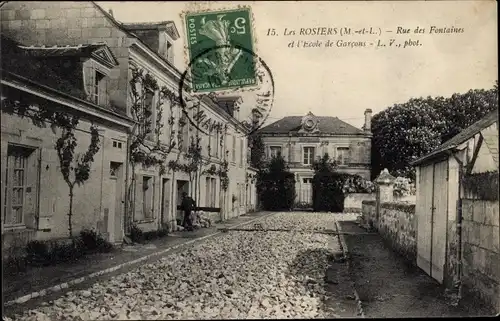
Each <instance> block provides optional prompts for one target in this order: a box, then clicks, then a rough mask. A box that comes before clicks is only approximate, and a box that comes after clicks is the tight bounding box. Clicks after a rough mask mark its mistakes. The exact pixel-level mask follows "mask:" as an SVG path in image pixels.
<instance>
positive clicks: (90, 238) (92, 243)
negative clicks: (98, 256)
mask: <svg viewBox="0 0 500 321" xmlns="http://www.w3.org/2000/svg"><path fill="white" fill-rule="evenodd" d="M79 241H80V243H81V245H82V249H83V250H84V251H87V252H95V251H97V252H110V251H111V250H112V249H113V245H112V244H111V243H109V242H108V241H107V240H105V239H104V238H103V237H102V235H101V234H99V233H97V232H96V231H95V230H90V229H85V230H83V231H81V232H80V239H79Z"/></svg>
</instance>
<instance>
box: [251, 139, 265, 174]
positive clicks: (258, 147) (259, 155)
mask: <svg viewBox="0 0 500 321" xmlns="http://www.w3.org/2000/svg"><path fill="white" fill-rule="evenodd" d="M248 143H249V145H250V150H251V152H250V164H251V165H252V167H253V168H255V169H257V170H261V169H263V168H264V159H265V154H266V151H265V146H264V141H263V140H262V136H261V135H260V134H259V133H257V132H254V133H252V135H250V136H249V137H248Z"/></svg>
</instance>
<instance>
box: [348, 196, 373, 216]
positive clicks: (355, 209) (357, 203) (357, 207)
mask: <svg viewBox="0 0 500 321" xmlns="http://www.w3.org/2000/svg"><path fill="white" fill-rule="evenodd" d="M373 200H375V193H370V194H368V193H352V194H347V195H346V197H345V199H344V212H345V213H361V212H362V203H363V201H373Z"/></svg>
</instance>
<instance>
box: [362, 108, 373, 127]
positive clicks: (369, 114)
mask: <svg viewBox="0 0 500 321" xmlns="http://www.w3.org/2000/svg"><path fill="white" fill-rule="evenodd" d="M363 129H364V131H365V132H371V131H372V110H371V109H370V108H368V109H367V110H365V125H364V126H363Z"/></svg>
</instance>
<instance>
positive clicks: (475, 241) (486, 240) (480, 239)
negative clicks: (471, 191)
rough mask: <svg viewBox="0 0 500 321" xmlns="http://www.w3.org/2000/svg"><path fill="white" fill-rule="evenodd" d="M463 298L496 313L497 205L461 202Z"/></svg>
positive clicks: (499, 302) (499, 270) (499, 300)
mask: <svg viewBox="0 0 500 321" xmlns="http://www.w3.org/2000/svg"><path fill="white" fill-rule="evenodd" d="M462 215H463V231H462V244H463V257H462V266H463V274H462V275H463V276H462V282H463V283H462V285H463V290H464V295H465V296H469V297H472V298H478V299H480V300H481V301H483V302H485V303H486V304H488V305H489V306H490V308H492V310H494V311H496V312H497V313H498V311H499V310H500V237H499V233H500V224H499V220H500V218H499V206H498V201H485V200H472V199H463V200H462Z"/></svg>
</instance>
